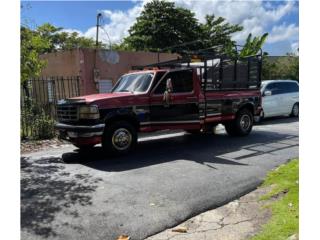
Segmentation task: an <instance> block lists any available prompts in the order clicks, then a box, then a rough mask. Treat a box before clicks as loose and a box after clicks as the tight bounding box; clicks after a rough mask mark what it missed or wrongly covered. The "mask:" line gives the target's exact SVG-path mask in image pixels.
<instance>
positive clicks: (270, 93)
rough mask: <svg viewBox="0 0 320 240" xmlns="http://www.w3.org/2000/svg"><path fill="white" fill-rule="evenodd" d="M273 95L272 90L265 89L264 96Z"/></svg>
mask: <svg viewBox="0 0 320 240" xmlns="http://www.w3.org/2000/svg"><path fill="white" fill-rule="evenodd" d="M271 95H272V92H271V91H269V90H267V91H264V93H263V96H271Z"/></svg>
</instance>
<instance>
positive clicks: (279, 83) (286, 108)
mask: <svg viewBox="0 0 320 240" xmlns="http://www.w3.org/2000/svg"><path fill="white" fill-rule="evenodd" d="M261 94H262V111H261V115H260V117H258V118H256V121H257V122H259V121H261V120H262V119H263V118H266V117H275V116H282V115H290V116H293V117H298V116H299V84H298V82H297V81H293V80H266V81H263V82H262V83H261Z"/></svg>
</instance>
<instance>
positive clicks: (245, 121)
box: [225, 108, 253, 136]
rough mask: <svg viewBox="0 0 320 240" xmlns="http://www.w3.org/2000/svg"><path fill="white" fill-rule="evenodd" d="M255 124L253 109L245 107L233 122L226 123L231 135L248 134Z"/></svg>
mask: <svg viewBox="0 0 320 240" xmlns="http://www.w3.org/2000/svg"><path fill="white" fill-rule="evenodd" d="M252 126H253V115H252V113H251V111H249V110H248V109H246V108H244V109H241V110H240V111H239V112H238V113H237V116H236V119H234V120H233V121H231V122H228V123H225V129H226V131H227V133H228V135H230V136H246V135H248V134H249V133H250V132H251V130H252Z"/></svg>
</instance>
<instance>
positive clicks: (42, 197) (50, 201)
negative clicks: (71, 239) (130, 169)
mask: <svg viewBox="0 0 320 240" xmlns="http://www.w3.org/2000/svg"><path fill="white" fill-rule="evenodd" d="M61 163H62V161H61V159H60V158H47V159H40V160H36V161H33V162H31V161H28V159H26V158H22V159H21V229H27V230H28V231H32V232H33V233H35V234H36V235H40V236H42V237H45V238H47V237H49V236H55V235H56V232H55V231H54V230H53V226H52V221H53V220H54V218H55V215H56V214H57V213H58V212H60V211H61V210H64V212H65V213H66V214H68V215H70V216H72V217H78V213H77V211H76V210H70V208H71V207H72V206H73V205H75V204H79V205H81V206H86V205H91V204H92V203H91V194H90V193H92V192H94V191H95V190H96V188H97V186H96V183H97V182H98V181H101V179H98V178H92V177H91V176H89V175H88V174H75V175H73V177H72V178H68V177H69V175H70V173H68V172H65V171H64V168H65V167H64V166H63V165H62V164H61ZM65 224H68V223H67V222H66V223H65ZM70 227H72V226H70Z"/></svg>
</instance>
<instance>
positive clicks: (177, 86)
mask: <svg viewBox="0 0 320 240" xmlns="http://www.w3.org/2000/svg"><path fill="white" fill-rule="evenodd" d="M192 77H193V74H192V70H183V71H176V72H171V73H169V74H168V75H167V76H166V77H165V78H164V79H162V81H161V82H160V84H159V85H158V86H157V88H156V89H155V91H154V94H163V93H164V92H165V90H166V82H167V79H168V78H171V82H172V88H173V93H183V92H191V91H192V90H193V78H192Z"/></svg>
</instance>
